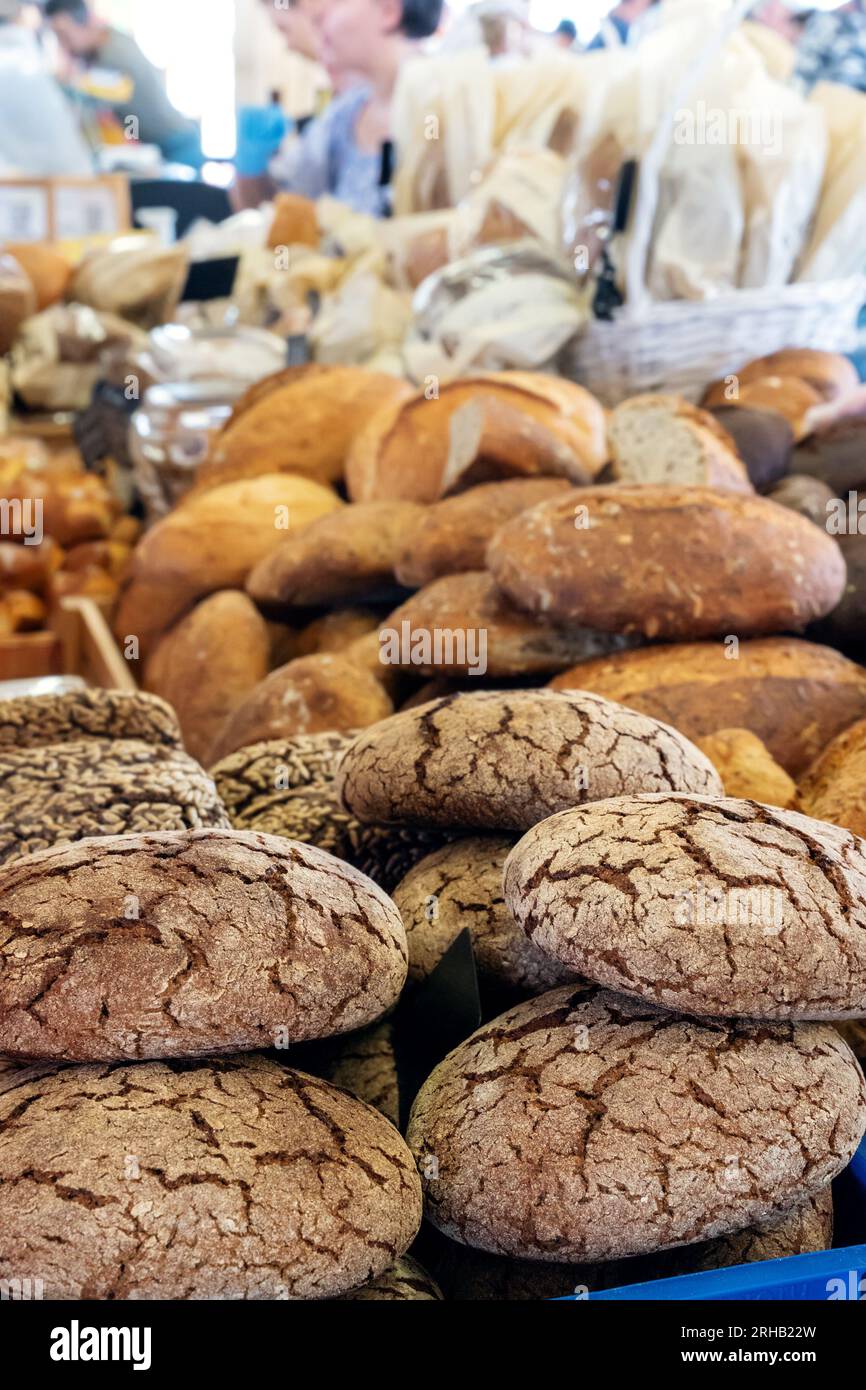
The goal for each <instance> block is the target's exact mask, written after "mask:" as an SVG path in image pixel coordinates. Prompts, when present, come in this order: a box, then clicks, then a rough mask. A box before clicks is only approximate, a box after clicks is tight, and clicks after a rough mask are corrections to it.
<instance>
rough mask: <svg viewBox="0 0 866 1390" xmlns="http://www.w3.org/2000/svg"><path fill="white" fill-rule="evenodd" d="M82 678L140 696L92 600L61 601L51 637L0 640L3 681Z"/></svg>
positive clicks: (19, 636) (35, 634)
mask: <svg viewBox="0 0 866 1390" xmlns="http://www.w3.org/2000/svg"><path fill="white" fill-rule="evenodd" d="M39 676H81V677H82V678H83V679H84V680H86V681H87V682H88V684H90V685H96V686H101V687H102V688H103V689H104V690H136V689H137V686H136V683H135V678H134V676H133V674H132V669H131V667H130V665H129V663H128V662H127V661H124V659H123V657H122V655H121V653H120V651H119V650H118V647H117V643H116V642H115V640H114V638H113V636H112V634H111V629H110V628H109V626H108V622H107V620H106V614H105V612H104V610H103V609H102V608H101V607H100V605H99V604H98V603H97V602H96V601H95V600H94V599H92V598H67V599H63V600H62V602H61V603H60V605H59V607H58V608H57V610H56V611H55V613H54V614H53V615H52V618H51V630H50V631H48V632H23V633H19V634H17V635H16V636H14V637H3V638H0V681H12V680H27V679H32V678H35V677H39Z"/></svg>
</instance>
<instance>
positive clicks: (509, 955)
mask: <svg viewBox="0 0 866 1390" xmlns="http://www.w3.org/2000/svg"><path fill="white" fill-rule="evenodd" d="M513 847H514V840H513V839H507V838H505V837H503V836H497V835H476V836H473V837H471V838H469V839H465V840H455V841H454V842H453V843H452V844H449V845H445V846H443V848H442V849H438V850H435V851H434V853H433V854H428V855H427V856H426V858H424V859H422V860H421V862H420V863H419V864H416V865H415V867H414V869H410V871H409V873H408V874H407V875H406V877H405V878H404V879H403V880H402V882H400V883H398V884H397V887H396V888H395V889H394V892H393V894H392V896H393V898H394V902H395V904H396V906H397V909H398V911H399V913H400V916H401V917H402V918H403V925H404V927H405V928H406V939H407V941H408V944H409V978H410V980H423V979H425V978H426V977H427V976H428V975H429V974H430V973H431V971H433V970H435V968H436V966H437V965H438V964H439V962H440V960H441V959H442V957H443V956H444V954H445V952H446V951H447V950H448V948H449V946H450V945H451V944H452V942H454V941H455V940H456V938H457V937H458V936H459V935H460V933H461V932H462V931H464V930H468V931H469V932H470V934H471V936H472V948H473V951H474V955H475V964H476V967H477V970H478V974H479V977H480V978H481V979H482V980H485V981H486V980H489V981H491V982H492V983H493V984H496V985H506V986H510V987H511V988H513V989H515V990H519V991H521V992H522V993H525V994H541V992H542V991H543V990H545V989H552V988H553V987H554V985H560V984H564V983H566V982H567V981H571V980H573V979H574V978H575V975H574V971H571V970H568V968H567V967H563V966H562V965H561V964H560V963H559V962H558V961H556V960H553V959H552V958H551V957H550V956H548V955H545V954H544V953H543V952H542V951H539V949H538V947H537V946H534V945H533V944H532V942H531V941H530V940H529V939H528V937H527V935H526V933H525V932H524V931H522V930H521V928H520V927H518V925H517V923H516V922H515V921H514V918H513V917H512V916H511V913H510V912H509V911H508V909H507V908H506V906H505V900H504V898H503V895H502V874H503V869H504V867H505V861H506V859H507V858H508V855H509V854H510V852H511V850H512V848H513Z"/></svg>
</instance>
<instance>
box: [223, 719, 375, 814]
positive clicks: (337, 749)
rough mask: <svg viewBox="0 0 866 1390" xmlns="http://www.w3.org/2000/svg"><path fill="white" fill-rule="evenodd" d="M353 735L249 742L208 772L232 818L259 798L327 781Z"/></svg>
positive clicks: (254, 803) (253, 804)
mask: <svg viewBox="0 0 866 1390" xmlns="http://www.w3.org/2000/svg"><path fill="white" fill-rule="evenodd" d="M353 738H354V733H345V734H341V733H323V734H299V735H298V736H297V737H296V738H288V739H274V740H273V741H271V742H269V743H268V742H265V743H253V744H250V745H249V746H248V747H246V748H241V749H240V750H239V751H238V752H237V753H232V754H230V755H229V757H227V758H223V759H222V760H221V761H220V762H218V763H217V764H216V765H215V766H214V767H213V768H212V769H211V773H212V776H213V779H214V782H215V783H216V785H217V790H218V791H219V794H220V796H221V797H222V799H223V802H224V804H225V806H226V809H227V810H228V811H229V812H230V813H231V815H233V816H243V815H246V814H247V812H249V811H253V810H254V809H255V807H256V805H257V803H258V802H259V801H260V800H261V799H262V797H270V796H272V795H273V794H274V792H278V791H295V790H297V789H298V788H299V787H309V786H311V785H312V784H313V783H315V782H328V781H331V780H332V779H333V777H334V775H335V773H336V771H337V764H338V763H339V761H340V757H341V756H342V754H343V753H344V752H345V750H346V749H347V748H348V746H349V744H350V743H351V742H352V739H353Z"/></svg>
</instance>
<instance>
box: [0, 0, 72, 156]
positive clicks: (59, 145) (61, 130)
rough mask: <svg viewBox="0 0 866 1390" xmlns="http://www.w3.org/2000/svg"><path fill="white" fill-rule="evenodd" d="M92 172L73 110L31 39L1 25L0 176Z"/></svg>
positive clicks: (17, 29) (15, 28)
mask: <svg viewBox="0 0 866 1390" xmlns="http://www.w3.org/2000/svg"><path fill="white" fill-rule="evenodd" d="M92 173H93V159H92V157H91V154H90V151H89V150H88V148H87V145H86V143H85V141H84V138H83V136H82V134H81V131H80V130H79V128H78V124H77V122H76V119H75V112H74V109H73V108H72V107H71V106H70V104H69V102H68V101H67V100H66V98H65V97H64V95H63V92H62V91H61V90H60V87H59V86H58V85H57V83H56V82H55V81H54V78H53V77H52V76H51V74H50V73H49V72H48V71H47V69H46V67H45V64H44V61H43V58H42V53H41V50H40V48H39V44H38V42H37V40H36V38H35V36H34V35H33V34H31V33H30V31H29V30H27V29H22V28H20V27H19V26H18V25H17V24H0V174H32V175H33V176H34V177H38V178H46V177H48V176H50V175H52V174H73V175H86V174H92Z"/></svg>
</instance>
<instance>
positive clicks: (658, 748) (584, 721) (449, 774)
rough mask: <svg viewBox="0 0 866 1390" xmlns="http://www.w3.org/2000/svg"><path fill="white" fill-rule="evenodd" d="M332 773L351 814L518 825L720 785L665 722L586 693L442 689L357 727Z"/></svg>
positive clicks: (370, 818) (715, 790)
mask: <svg viewBox="0 0 866 1390" xmlns="http://www.w3.org/2000/svg"><path fill="white" fill-rule="evenodd" d="M337 782H338V786H339V788H340V792H341V795H342V798H343V802H344V805H345V806H346V807H347V808H348V809H349V810H350V811H352V812H353V813H354V814H355V815H356V816H357V817H358V819H359V820H361V821H366V822H373V823H376V822H378V823H386V824H387V823H393V822H398V823H399V822H408V823H410V824H421V825H434V826H444V827H446V828H447V827H452V826H453V827H465V828H467V829H474V828H478V829H480V830H488V829H489V830H521V829H527V828H528V827H529V826H530V825H534V824H535V823H536V821H539V820H544V818H545V817H546V816H549V815H552V814H553V813H554V811H557V810H562V809H564V808H565V807H566V806H577V805H579V804H580V803H581V802H583V801H594V800H597V799H600V798H602V797H605V796H614V795H618V794H619V793H621V792H625V791H626V790H629V791H637V790H641V791H650V790H652V791H665V790H671V791H700V792H706V793H708V794H710V795H716V794H719V795H720V794H721V791H722V784H721V779H720V778H719V775H718V773H717V772H716V770H715V768H714V767H713V766H712V764H711V763H710V761H709V759H708V758H706V757H705V756H704V754H703V753H701V752H700V751H699V750H698V749H697V748H695V747H694V745H693V744H691V743H689V742H688V741H687V740H686V739H684V738H683V737H682V736H681V735H680V734H678V733H677V732H676V731H675V730H674V729H670V728H668V727H667V725H664V724H659V723H657V722H656V721H655V720H652V719H644V718H643V717H642V716H640V715H637V714H635V713H634V712H633V711H632V710H628V709H624V708H623V707H622V706H620V705H614V704H612V703H611V702H610V701H608V700H600V699H598V697H597V696H594V695H588V694H586V693H585V692H584V691H571V692H569V693H568V694H559V693H556V692H553V691H547V690H512V691H507V692H502V691H483V692H477V693H474V694H470V695H447V696H444V697H443V698H442V699H440V700H433V701H431V702H430V704H427V705H421V706H420V707H419V708H417V709H411V710H404V711H402V712H401V713H400V714H396V715H394V716H393V717H392V718H391V719H386V720H383V721H382V723H380V724H376V725H374V726H373V727H372V728H371V729H367V730H364V732H363V733H361V734H360V735H359V736H358V738H357V739H356V740H355V742H354V743H353V744H352V745H351V746H350V747H349V748H348V749H347V750H346V752H345V754H344V755H343V759H342V762H341V764H340V768H339V772H338V775H337Z"/></svg>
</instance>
